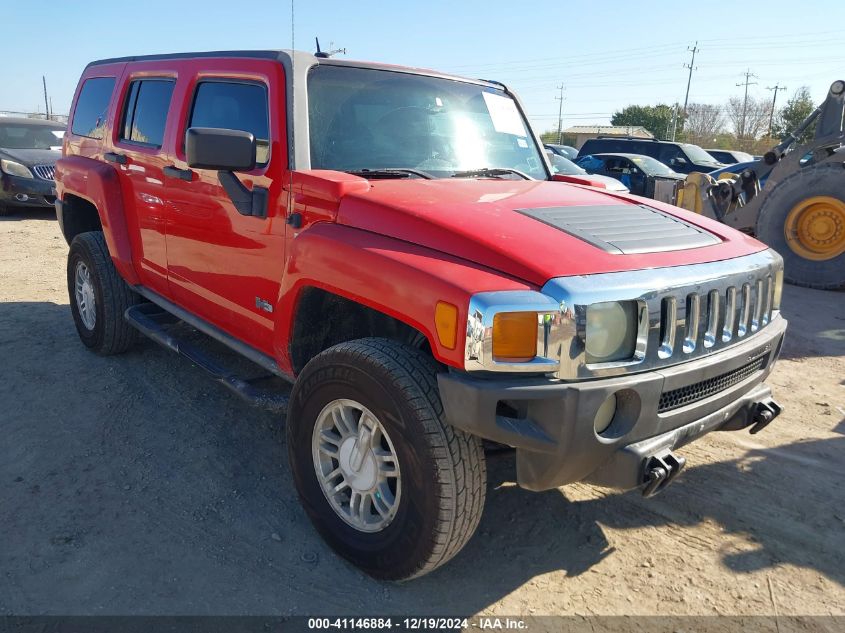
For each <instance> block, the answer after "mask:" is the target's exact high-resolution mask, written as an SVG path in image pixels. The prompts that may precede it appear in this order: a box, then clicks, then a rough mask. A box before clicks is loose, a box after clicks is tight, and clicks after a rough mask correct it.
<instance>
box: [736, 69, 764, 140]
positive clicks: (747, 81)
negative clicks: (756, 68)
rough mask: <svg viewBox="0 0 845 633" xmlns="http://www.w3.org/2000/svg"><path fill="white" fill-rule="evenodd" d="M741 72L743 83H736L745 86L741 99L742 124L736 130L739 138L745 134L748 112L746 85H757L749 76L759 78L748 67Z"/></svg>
mask: <svg viewBox="0 0 845 633" xmlns="http://www.w3.org/2000/svg"><path fill="white" fill-rule="evenodd" d="M743 74H744V75H745V81H744V82H743V83H739V84H736V85H737V87H739V86H742V85H744V86H745V98H744V99H743V101H742V125H740V128H741V129H740V130H738V132H739V133H738V134H737V136H738V137H739V138H742V137H743V136H745V115H746V113H747V112H748V86H756V85H757V82H756V81H751V77H754V78H755V79H759V77H758V76H757V75H755V74H754V73H752V72H751V69H750V68H749V69H746V71H745V72H744V73H743Z"/></svg>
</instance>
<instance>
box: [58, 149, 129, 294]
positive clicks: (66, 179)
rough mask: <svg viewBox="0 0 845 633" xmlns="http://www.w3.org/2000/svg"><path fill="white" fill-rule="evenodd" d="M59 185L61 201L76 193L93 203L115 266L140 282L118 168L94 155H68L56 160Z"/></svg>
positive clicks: (127, 278) (123, 274) (122, 273)
mask: <svg viewBox="0 0 845 633" xmlns="http://www.w3.org/2000/svg"><path fill="white" fill-rule="evenodd" d="M56 185H57V186H56V192H57V194H58V197H59V200H62V201H64V198H65V196H66V195H73V196H77V197H79V198H82V199H83V200H87V201H88V202H90V203H91V204H93V205H94V207H95V208H96V209H97V213H98V214H99V216H100V224H101V225H102V227H103V234H104V236H105V238H106V245H107V246H108V249H109V254H110V255H111V258H112V261H113V262H114V265H115V268H117V271H118V273H119V274H120V276H121V277H123V279H124V280H126V282H127V283H129V284H130V285H137V284H140V283H141V282H140V279H139V278H138V275H137V273H136V272H135V268H134V265H133V260H132V246H131V242H130V240H129V230H128V228H127V226H126V216H125V214H124V205H123V194H122V192H121V189H120V177H119V175H118V173H117V170H115V168H114V167H112V166H111V165H107V164H105V163H103V162H101V161H98V160H95V159H93V158H85V157H83V156H67V157H64V158H60V159H59V160H58V161H56Z"/></svg>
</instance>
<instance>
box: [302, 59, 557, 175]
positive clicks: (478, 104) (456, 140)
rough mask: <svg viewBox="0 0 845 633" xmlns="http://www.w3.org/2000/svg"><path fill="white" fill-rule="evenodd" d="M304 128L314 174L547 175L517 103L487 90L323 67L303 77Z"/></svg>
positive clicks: (422, 78)
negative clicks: (305, 92) (390, 171)
mask: <svg viewBox="0 0 845 633" xmlns="http://www.w3.org/2000/svg"><path fill="white" fill-rule="evenodd" d="M308 122H309V133H310V140H311V167H312V168H313V169H335V170H338V171H361V170H379V169H382V170H384V169H414V170H418V171H420V172H425V173H426V174H429V175H431V176H433V177H436V178H448V177H451V176H453V175H455V173H456V172H466V171H474V170H482V169H500V170H517V171H518V172H521V173H524V174H527V175H528V176H530V177H532V178H541V179H545V178H547V177H548V175H547V174H546V171H545V169H544V166H543V161H542V160H541V158H540V154H539V151H538V148H537V146H536V144H535V143H534V140H533V138H532V137H531V136H530V135H529V128H528V126H527V125H526V123H525V120H524V119H523V117H522V115H521V114H520V112H519V110H518V108H517V107H516V103H515V102H514V101H513V99H511V98H510V97H508V96H507V95H505V94H504V93H503V92H502V91H501V90H497V89H495V88H493V87H490V86H481V85H476V84H470V83H464V82H460V81H452V80H449V79H441V78H437V77H429V76H426V75H412V74H408V73H401V72H393V71H384V70H373V69H366V68H350V67H344V66H331V65H328V64H324V65H319V66H316V67H315V68H313V69H312V70H311V73H310V74H309V76H308ZM496 176H497V177H504V178H519V177H520V176H519V175H518V174H513V173H511V174H505V173H504V172H503V173H497V174H496Z"/></svg>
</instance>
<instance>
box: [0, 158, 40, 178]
mask: <svg viewBox="0 0 845 633" xmlns="http://www.w3.org/2000/svg"><path fill="white" fill-rule="evenodd" d="M0 170H2V171H3V172H5V173H7V174H9V175H10V176H20V177H21V178H32V172H31V171H29V169H27V168H26V167H25V166H24V165H21V164H20V163H16V162H15V161H13V160H5V159H3V160H0Z"/></svg>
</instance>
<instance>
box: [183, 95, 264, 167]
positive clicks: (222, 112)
mask: <svg viewBox="0 0 845 633" xmlns="http://www.w3.org/2000/svg"><path fill="white" fill-rule="evenodd" d="M267 103H268V102H267V88H266V87H264V85H262V84H257V83H238V82H230V81H203V82H201V83H200V84H199V85H198V86H197V91H196V96H195V97H194V107H193V110H192V111H191V120H190V122H189V124H188V127H211V128H221V129H227V130H241V131H243V132H249V133H250V134H252V135H253V136H254V137H255V144H256V161H255V162H256V164H258V165H264V164H266V163H267V161H268V160H269V159H270V132H269V118H270V117H269V111H268V107H267Z"/></svg>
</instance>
